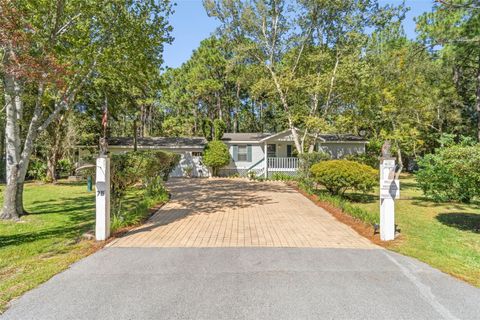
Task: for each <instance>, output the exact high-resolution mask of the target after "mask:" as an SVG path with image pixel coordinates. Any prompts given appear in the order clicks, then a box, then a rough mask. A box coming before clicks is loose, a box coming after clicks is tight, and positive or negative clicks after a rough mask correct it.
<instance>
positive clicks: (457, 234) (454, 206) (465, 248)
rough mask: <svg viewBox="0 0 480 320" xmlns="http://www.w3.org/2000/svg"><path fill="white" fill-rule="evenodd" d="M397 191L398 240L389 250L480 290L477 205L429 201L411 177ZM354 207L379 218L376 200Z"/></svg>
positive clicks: (479, 232)
mask: <svg viewBox="0 0 480 320" xmlns="http://www.w3.org/2000/svg"><path fill="white" fill-rule="evenodd" d="M400 189H401V199H400V200H397V201H396V202H395V209H396V212H395V214H396V223H397V224H398V225H399V228H400V229H401V238H400V240H399V241H396V242H395V243H393V244H392V245H389V246H388V247H389V248H390V249H391V250H393V251H397V252H399V253H402V254H405V255H408V256H411V257H415V258H417V259H419V260H421V261H424V262H426V263H428V264H429V265H431V266H433V267H435V268H438V269H440V270H442V271H444V272H447V273H450V274H452V275H455V276H456V277H458V278H462V279H464V280H466V281H468V282H470V283H472V284H474V285H475V286H477V287H480V204H479V203H478V202H477V203H472V204H469V205H467V204H460V203H435V202H432V201H429V200H427V199H425V198H424V197H423V195H422V192H421V190H419V189H418V188H417V186H416V183H415V180H414V179H413V178H412V177H411V176H406V177H404V178H403V179H402V180H401V184H400ZM377 194H378V193H377ZM355 205H356V206H359V207H361V208H363V209H365V210H368V211H371V212H374V213H376V214H379V203H378V197H376V196H375V197H372V198H371V199H370V200H368V201H366V202H364V203H355Z"/></svg>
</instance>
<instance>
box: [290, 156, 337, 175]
mask: <svg viewBox="0 0 480 320" xmlns="http://www.w3.org/2000/svg"><path fill="white" fill-rule="evenodd" d="M330 159H331V156H330V155H329V154H328V153H326V152H322V151H320V152H310V153H302V154H299V155H298V160H299V166H298V173H299V174H300V177H303V178H309V177H310V168H311V167H312V166H313V165H314V164H315V163H319V162H321V161H326V160H330Z"/></svg>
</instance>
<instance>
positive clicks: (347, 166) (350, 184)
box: [310, 160, 378, 195]
mask: <svg viewBox="0 0 480 320" xmlns="http://www.w3.org/2000/svg"><path fill="white" fill-rule="evenodd" d="M310 171H311V174H312V176H313V179H314V180H315V181H316V182H317V183H319V184H321V185H322V186H324V187H325V188H326V189H327V190H328V191H329V192H330V193H332V194H334V195H343V194H344V193H345V191H347V190H355V191H361V192H369V191H372V190H373V187H374V186H375V185H376V184H377V176H378V173H377V171H376V170H375V169H373V168H372V167H370V166H367V165H364V164H361V163H358V162H355V161H349V160H329V161H324V162H320V163H317V164H314V165H313V166H312V168H311V169H310Z"/></svg>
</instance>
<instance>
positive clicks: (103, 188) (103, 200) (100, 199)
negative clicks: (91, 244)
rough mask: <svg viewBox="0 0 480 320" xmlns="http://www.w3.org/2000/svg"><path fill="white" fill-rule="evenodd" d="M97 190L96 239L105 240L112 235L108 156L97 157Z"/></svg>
mask: <svg viewBox="0 0 480 320" xmlns="http://www.w3.org/2000/svg"><path fill="white" fill-rule="evenodd" d="M95 192H96V219H95V239H96V240H97V241H103V240H107V239H108V237H110V159H109V158H108V157H107V156H100V157H98V158H97V170H96V180H95Z"/></svg>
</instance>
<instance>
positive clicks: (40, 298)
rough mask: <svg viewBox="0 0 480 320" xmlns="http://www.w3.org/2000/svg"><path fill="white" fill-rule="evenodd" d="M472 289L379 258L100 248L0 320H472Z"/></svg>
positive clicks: (476, 313)
mask: <svg viewBox="0 0 480 320" xmlns="http://www.w3.org/2000/svg"><path fill="white" fill-rule="evenodd" d="M479 318H480V289H477V288H474V287H472V286H470V285H468V284H465V283H463V282H461V281H459V280H457V279H454V278H453V277H450V276H448V275H446V274H443V273H441V272H439V271H438V270H435V269H433V268H431V267H429V266H427V265H425V264H423V263H420V262H418V261H417V260H414V259H411V258H407V257H404V256H401V255H398V254H395V253H392V252H389V251H386V250H383V249H296V248H204V249H202V248H192V249H188V248H106V249H103V250H101V251H99V252H98V253H96V254H93V255H91V256H89V257H87V258H86V259H83V260H81V261H79V262H78V263H76V264H74V265H73V266H72V267H71V268H70V269H68V270H66V271H65V272H63V273H60V274H58V275H56V276H55V277H53V278H52V279H51V280H49V281H48V282H46V283H45V284H43V285H41V286H40V287H38V288H37V289H34V290H32V291H30V292H28V293H27V294H25V295H24V296H22V297H21V298H19V299H18V300H16V301H14V302H12V304H11V306H10V308H9V309H8V310H7V311H6V312H5V313H4V314H3V315H2V316H1V319H479Z"/></svg>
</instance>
